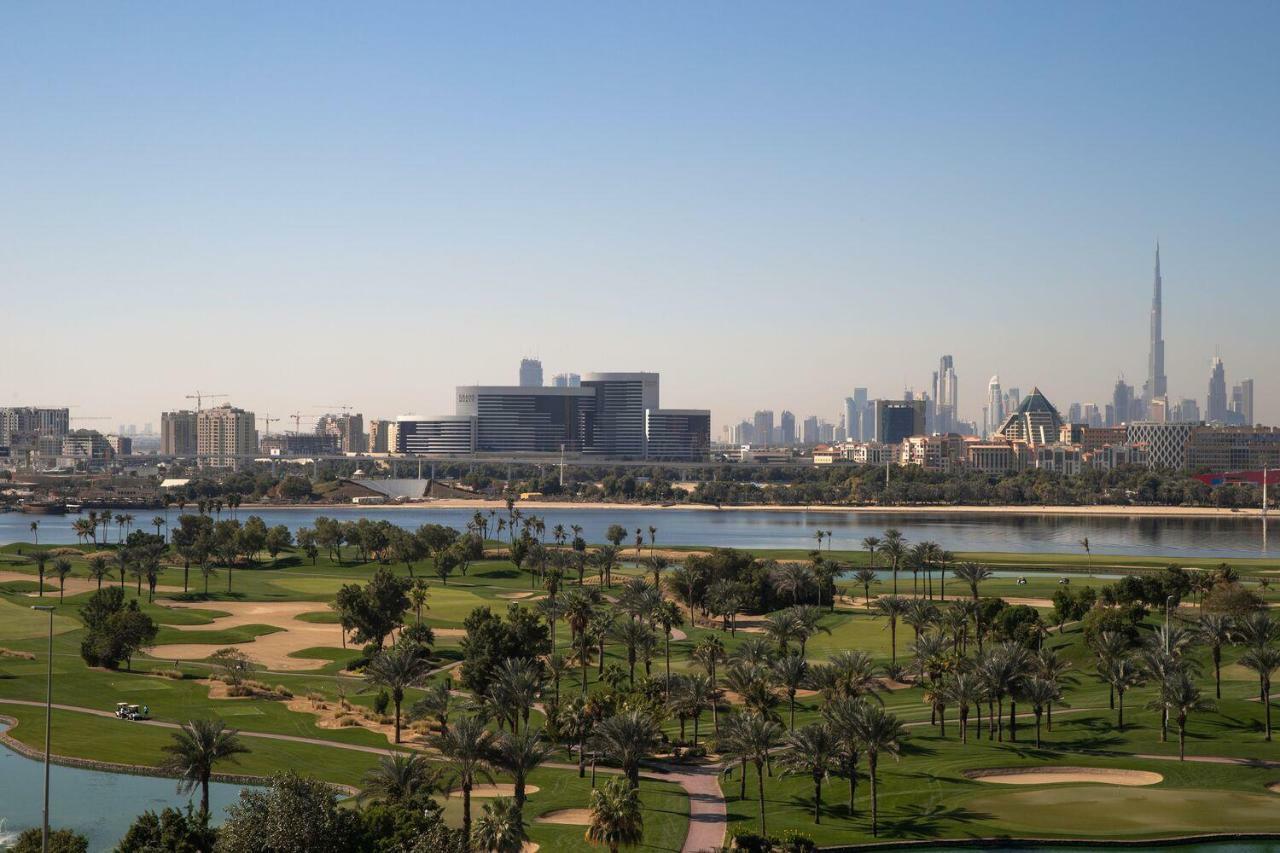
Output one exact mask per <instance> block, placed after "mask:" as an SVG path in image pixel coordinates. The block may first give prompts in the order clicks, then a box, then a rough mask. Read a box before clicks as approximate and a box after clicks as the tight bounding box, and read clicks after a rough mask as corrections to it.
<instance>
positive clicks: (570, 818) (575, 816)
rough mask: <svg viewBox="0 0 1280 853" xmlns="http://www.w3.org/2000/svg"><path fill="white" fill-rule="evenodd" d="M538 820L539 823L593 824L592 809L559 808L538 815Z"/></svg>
mask: <svg viewBox="0 0 1280 853" xmlns="http://www.w3.org/2000/svg"><path fill="white" fill-rule="evenodd" d="M536 820H537V822H538V823H559V824H565V825H568V826H589V825H590V824H591V809H557V810H556V811H553V812H547V813H546V814H544V815H538V817H537V818H536Z"/></svg>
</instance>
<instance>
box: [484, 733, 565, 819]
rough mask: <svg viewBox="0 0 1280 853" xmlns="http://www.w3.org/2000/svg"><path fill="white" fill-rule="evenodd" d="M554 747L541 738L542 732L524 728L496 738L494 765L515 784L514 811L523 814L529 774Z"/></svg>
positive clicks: (549, 754)
mask: <svg viewBox="0 0 1280 853" xmlns="http://www.w3.org/2000/svg"><path fill="white" fill-rule="evenodd" d="M553 752H555V745H554V744H552V743H551V742H550V741H548V740H547V739H546V738H544V737H543V736H542V732H540V731H537V730H535V729H530V728H526V729H525V730H524V731H522V732H518V733H517V732H506V733H504V734H503V735H502V736H501V737H499V738H498V743H497V748H496V749H495V750H494V755H493V761H494V763H495V764H496V765H497V766H498V767H499V768H501V769H502V770H505V771H506V772H507V773H510V774H511V779H512V781H513V782H514V783H515V798H516V810H517V811H521V812H523V810H524V803H525V799H526V797H525V786H526V784H527V783H528V781H529V774H530V773H532V772H533V771H534V770H536V769H538V767H539V766H541V765H542V763H543V762H545V761H546V760H547V759H548V758H550V757H551V754H552V753H553Z"/></svg>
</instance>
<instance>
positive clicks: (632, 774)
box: [591, 711, 658, 787]
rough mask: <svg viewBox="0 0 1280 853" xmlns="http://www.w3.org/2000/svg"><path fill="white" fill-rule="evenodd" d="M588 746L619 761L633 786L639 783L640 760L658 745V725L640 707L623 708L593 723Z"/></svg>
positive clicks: (651, 752) (650, 753)
mask: <svg viewBox="0 0 1280 853" xmlns="http://www.w3.org/2000/svg"><path fill="white" fill-rule="evenodd" d="M591 746H592V749H593V750H594V751H595V752H598V753H600V754H602V755H606V756H608V757H609V758H611V759H613V760H614V761H616V762H618V763H619V764H620V765H622V773H623V775H624V776H626V777H627V780H628V781H629V782H630V783H631V786H632V787H636V786H638V785H639V784H640V762H641V761H643V760H644V759H646V758H648V757H649V756H650V755H652V754H653V753H654V751H656V750H657V748H658V725H657V723H655V722H654V721H653V718H652V717H650V716H649V715H648V714H646V713H644V712H642V711H623V712H621V713H619V714H615V715H614V716H612V717H609V718H608V719H607V720H604V721H603V722H601V723H600V724H599V725H598V726H596V727H595V731H594V732H593V733H592V736H591Z"/></svg>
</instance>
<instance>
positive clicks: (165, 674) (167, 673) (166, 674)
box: [152, 669, 187, 681]
mask: <svg viewBox="0 0 1280 853" xmlns="http://www.w3.org/2000/svg"><path fill="white" fill-rule="evenodd" d="M152 672H153V673H154V674H155V675H159V676H161V677H162V678H172V679H173V680H174V681H181V680H182V679H184V678H186V677H187V676H186V673H184V672H183V671H182V670H180V669H156V670H152Z"/></svg>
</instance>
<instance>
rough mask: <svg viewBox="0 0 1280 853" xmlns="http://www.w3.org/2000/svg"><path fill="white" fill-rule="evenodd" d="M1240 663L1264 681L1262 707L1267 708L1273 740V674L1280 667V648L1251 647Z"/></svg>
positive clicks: (1267, 718)
mask: <svg viewBox="0 0 1280 853" xmlns="http://www.w3.org/2000/svg"><path fill="white" fill-rule="evenodd" d="M1239 662H1240V665H1241V666H1245V667H1247V668H1249V669H1251V670H1253V671H1254V672H1256V673H1258V680H1259V681H1260V682H1261V683H1262V707H1263V708H1264V709H1265V714H1266V721H1267V722H1266V725H1267V729H1266V731H1267V736H1266V740H1268V741H1270V740H1271V676H1272V674H1273V673H1274V672H1275V671H1276V670H1277V669H1280V650H1277V649H1275V648H1273V647H1271V646H1262V647H1261V648H1254V649H1249V650H1248V651H1246V652H1245V653H1244V654H1242V655H1241V656H1240V661H1239Z"/></svg>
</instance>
